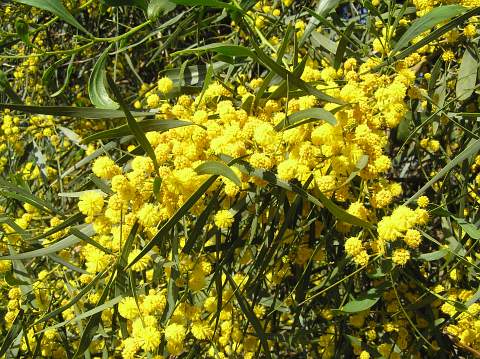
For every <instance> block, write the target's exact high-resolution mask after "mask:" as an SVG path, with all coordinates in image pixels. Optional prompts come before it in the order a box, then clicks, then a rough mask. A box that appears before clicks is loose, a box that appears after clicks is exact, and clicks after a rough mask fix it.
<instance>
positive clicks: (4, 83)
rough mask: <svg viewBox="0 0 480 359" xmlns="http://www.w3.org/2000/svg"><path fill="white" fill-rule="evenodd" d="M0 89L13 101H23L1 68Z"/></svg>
mask: <svg viewBox="0 0 480 359" xmlns="http://www.w3.org/2000/svg"><path fill="white" fill-rule="evenodd" d="M0 90H1V91H4V92H5V94H6V95H7V96H8V97H9V98H10V100H12V101H13V102H14V103H20V104H21V103H23V101H22V99H21V98H20V96H18V95H17V93H16V92H15V91H14V90H13V88H12V86H11V85H10V82H9V81H8V79H7V75H6V74H5V72H3V71H2V70H0Z"/></svg>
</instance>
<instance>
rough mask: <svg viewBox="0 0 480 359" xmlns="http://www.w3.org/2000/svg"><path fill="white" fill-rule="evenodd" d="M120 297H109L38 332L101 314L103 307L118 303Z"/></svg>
mask: <svg viewBox="0 0 480 359" xmlns="http://www.w3.org/2000/svg"><path fill="white" fill-rule="evenodd" d="M122 298H123V296H121V295H119V296H116V297H115V298H113V299H111V300H109V301H107V302H105V303H102V304H100V305H97V306H96V307H95V308H93V309H90V310H87V311H86V312H83V313H81V314H78V315H77V316H75V317H74V318H72V319H69V320H64V321H63V322H60V323H57V324H55V325H52V326H50V327H46V328H45V329H43V330H41V331H39V333H42V332H45V331H46V330H49V329H57V328H60V327H63V326H64V325H67V324H70V323H72V322H78V321H80V320H83V319H87V318H91V317H92V318H93V317H95V316H97V315H99V314H100V316H101V314H102V311H104V310H105V309H108V308H112V307H113V306H114V305H115V304H118V303H119V302H120V301H121V300H122ZM97 304H98V303H97Z"/></svg>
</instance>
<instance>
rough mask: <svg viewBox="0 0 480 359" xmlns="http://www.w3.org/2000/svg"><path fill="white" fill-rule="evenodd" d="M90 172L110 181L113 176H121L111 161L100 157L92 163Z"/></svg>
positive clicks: (120, 171)
mask: <svg viewBox="0 0 480 359" xmlns="http://www.w3.org/2000/svg"><path fill="white" fill-rule="evenodd" d="M92 172H93V174H94V175H95V176H97V177H100V178H101V179H104V180H110V179H112V177H113V176H115V175H119V174H121V173H122V170H121V169H120V167H118V166H117V165H116V164H115V162H114V161H113V160H112V159H110V158H108V157H107V156H102V157H99V158H97V159H96V160H95V162H94V163H93V166H92Z"/></svg>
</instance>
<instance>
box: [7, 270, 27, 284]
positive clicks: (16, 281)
mask: <svg viewBox="0 0 480 359" xmlns="http://www.w3.org/2000/svg"><path fill="white" fill-rule="evenodd" d="M4 279H5V282H6V283H7V284H8V285H9V286H11V287H15V286H19V285H29V284H30V283H29V282H27V281H24V280H21V279H18V278H15V276H14V275H13V272H7V273H5V277H4Z"/></svg>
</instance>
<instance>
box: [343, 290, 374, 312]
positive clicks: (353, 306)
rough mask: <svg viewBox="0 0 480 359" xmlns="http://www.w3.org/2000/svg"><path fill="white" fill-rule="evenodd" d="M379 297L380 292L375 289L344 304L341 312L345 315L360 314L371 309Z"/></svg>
mask: <svg viewBox="0 0 480 359" xmlns="http://www.w3.org/2000/svg"><path fill="white" fill-rule="evenodd" d="M380 297H381V292H380V291H378V290H375V289H373V290H372V289H371V290H369V291H368V292H367V293H366V294H364V295H362V296H360V297H358V299H354V300H351V301H349V302H348V303H347V304H345V305H344V306H343V307H342V309H341V311H342V312H345V313H357V312H362V311H364V310H366V309H368V308H371V307H373V306H374V305H375V303H377V302H378V300H379V299H380Z"/></svg>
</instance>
